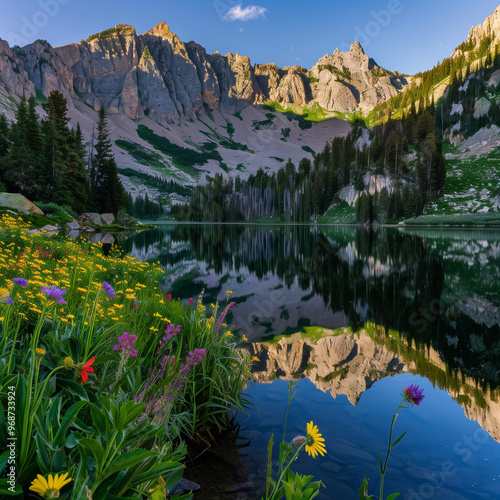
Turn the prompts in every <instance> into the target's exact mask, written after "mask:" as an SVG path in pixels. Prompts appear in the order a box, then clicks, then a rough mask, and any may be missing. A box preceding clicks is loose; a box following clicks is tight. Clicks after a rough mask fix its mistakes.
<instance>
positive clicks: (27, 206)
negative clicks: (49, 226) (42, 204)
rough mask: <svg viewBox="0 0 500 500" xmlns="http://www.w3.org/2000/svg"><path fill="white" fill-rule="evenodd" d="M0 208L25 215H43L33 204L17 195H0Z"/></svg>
mask: <svg viewBox="0 0 500 500" xmlns="http://www.w3.org/2000/svg"><path fill="white" fill-rule="evenodd" d="M0 207H9V208H14V209H16V210H18V211H19V212H22V213H23V214H26V215H29V214H40V215H44V213H43V212H42V211H41V210H40V209H39V208H38V207H37V206H36V205H35V204H34V203H32V202H31V201H30V200H28V198H26V197H25V196H23V195H22V194H19V193H0Z"/></svg>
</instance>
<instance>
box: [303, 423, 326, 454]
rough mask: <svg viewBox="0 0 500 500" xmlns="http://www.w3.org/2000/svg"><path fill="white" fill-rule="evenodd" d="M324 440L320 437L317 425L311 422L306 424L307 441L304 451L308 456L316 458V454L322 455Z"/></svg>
mask: <svg viewBox="0 0 500 500" xmlns="http://www.w3.org/2000/svg"><path fill="white" fill-rule="evenodd" d="M324 442H325V440H324V439H323V438H322V437H321V434H320V433H319V430H318V426H316V425H314V424H313V423H312V420H311V422H309V423H308V424H307V442H306V451H307V453H309V455H310V456H312V457H313V458H316V455H317V454H318V453H319V454H320V455H321V456H324V454H325V453H326V448H325V445H324V444H323V443H324Z"/></svg>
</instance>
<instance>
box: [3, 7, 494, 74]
mask: <svg viewBox="0 0 500 500" xmlns="http://www.w3.org/2000/svg"><path fill="white" fill-rule="evenodd" d="M499 2H500V0H480V2H475V3H474V2H472V1H470V0H432V1H430V0H342V1H339V0H309V1H299V0H251V1H244V0H183V1H171V0H161V1H159V0H140V1H137V0H121V1H119V2H118V1H114V0H86V1H83V0H16V1H14V0H10V1H8V2H7V0H3V1H2V4H3V5H2V9H1V16H0V38H3V39H6V40H7V41H9V43H10V44H11V45H13V44H15V43H17V44H18V45H25V44H26V43H31V42H32V41H34V40H36V39H37V38H43V39H45V40H47V41H48V42H50V43H51V44H52V45H53V46H58V45H64V44H67V43H72V42H78V41H80V40H81V39H82V38H84V39H85V38H87V37H88V36H90V35H91V34H93V33H96V32H98V31H102V30H104V29H107V28H110V27H113V26H114V25H115V24H131V25H133V26H135V27H136V28H137V32H138V33H142V32H144V31H146V30H148V29H150V28H152V27H153V26H155V25H156V24H157V23H158V22H160V21H165V22H166V23H167V24H169V25H170V29H171V30H172V31H173V32H174V33H177V35H179V38H180V39H181V40H182V41H184V42H188V41H190V40H194V41H196V42H197V43H199V44H201V45H203V46H204V47H205V48H206V49H207V51H208V52H209V53H212V52H215V51H216V50H218V51H219V52H220V53H222V54H226V53H227V52H239V53H240V54H243V55H246V56H249V57H250V59H251V62H252V63H267V62H274V63H276V64H277V65H279V66H288V65H293V64H298V65H301V66H303V67H305V68H311V67H312V66H313V65H314V64H315V62H316V61H317V60H318V59H319V58H320V57H322V56H323V55H325V54H327V53H328V54H331V53H332V52H333V51H334V50H335V48H336V47H339V48H341V50H345V49H348V47H349V46H350V44H351V43H352V42H353V41H354V40H356V39H358V40H359V41H360V42H361V44H362V45H363V47H364V49H365V52H366V53H367V54H368V55H369V56H370V57H373V58H374V59H375V61H376V62H377V63H378V64H379V65H380V66H382V67H385V68H387V69H389V70H397V71H400V72H401V73H408V74H414V73H416V72H418V71H422V70H426V69H430V68H432V66H433V65H434V64H435V63H436V62H437V61H438V60H442V59H443V58H445V57H448V56H449V55H450V54H451V52H452V51H453V49H454V48H455V47H456V46H457V45H458V44H459V43H461V42H462V41H463V40H465V38H466V36H467V33H468V31H469V29H470V28H471V26H475V25H476V24H480V23H482V22H483V21H484V19H485V18H486V17H487V16H488V15H490V14H491V13H492V12H493V11H494V10H495V8H496V7H497V6H498V4H499Z"/></svg>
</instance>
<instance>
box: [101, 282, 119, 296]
mask: <svg viewBox="0 0 500 500" xmlns="http://www.w3.org/2000/svg"><path fill="white" fill-rule="evenodd" d="M102 288H103V290H104V291H105V292H106V293H107V294H108V297H109V298H110V299H114V298H115V297H116V293H115V291H114V290H113V287H112V286H111V285H110V284H109V283H106V282H105V281H103V283H102Z"/></svg>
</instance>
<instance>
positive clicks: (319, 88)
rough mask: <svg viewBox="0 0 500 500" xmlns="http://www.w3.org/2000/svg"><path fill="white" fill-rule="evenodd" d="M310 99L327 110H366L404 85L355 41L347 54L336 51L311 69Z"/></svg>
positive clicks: (405, 82) (402, 78)
mask: <svg viewBox="0 0 500 500" xmlns="http://www.w3.org/2000/svg"><path fill="white" fill-rule="evenodd" d="M310 75H311V77H312V78H313V79H314V80H316V81H317V83H316V84H315V85H314V86H313V95H314V99H315V101H316V102H318V104H319V105H320V106H321V107H323V108H325V109H326V110H329V111H339V112H345V111H349V112H352V111H357V110H361V111H364V112H366V111H368V110H370V109H372V108H373V107H374V106H376V105H377V104H378V103H380V102H383V101H386V100H387V99H389V98H390V97H392V96H395V95H397V94H398V93H399V92H400V91H401V90H402V89H403V88H404V86H406V85H407V84H408V82H407V80H406V79H405V78H404V77H402V76H400V75H398V74H397V73H390V72H389V71H387V70H385V69H383V68H381V67H379V66H377V64H376V63H375V61H374V60H373V59H371V58H370V57H368V56H367V55H366V54H365V52H364V51H363V48H362V47H361V45H360V43H359V42H354V43H353V44H352V45H351V49H350V51H349V52H340V51H339V50H338V49H336V50H335V52H334V53H333V54H332V55H325V56H323V57H322V58H321V59H320V60H319V61H318V62H317V63H316V64H315V65H314V67H313V68H312V69H311V71H310Z"/></svg>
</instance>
